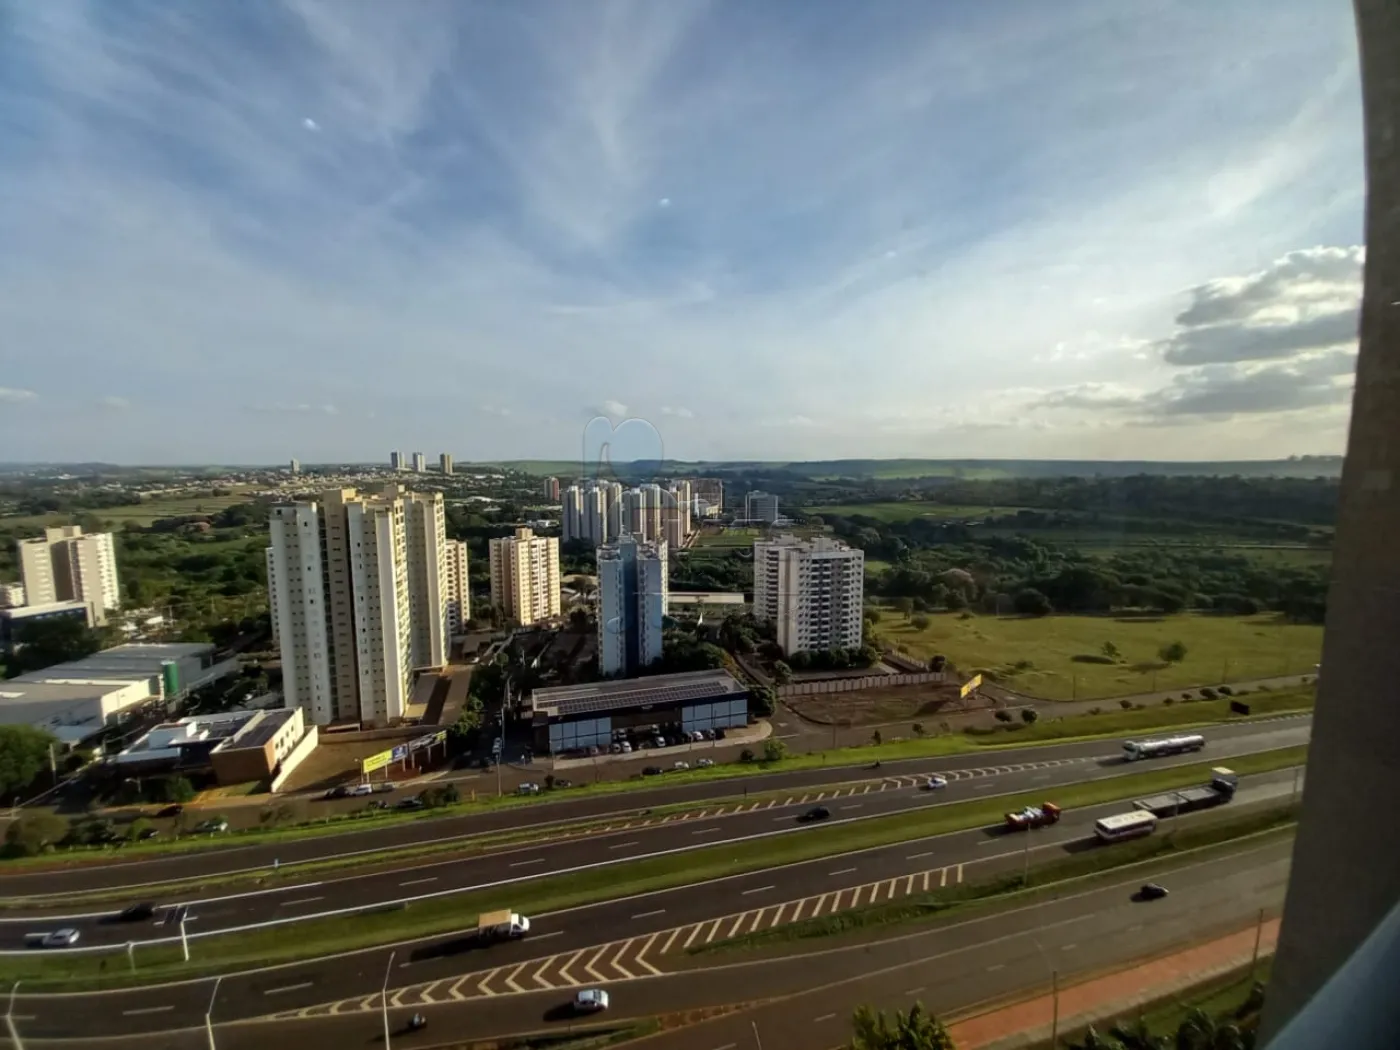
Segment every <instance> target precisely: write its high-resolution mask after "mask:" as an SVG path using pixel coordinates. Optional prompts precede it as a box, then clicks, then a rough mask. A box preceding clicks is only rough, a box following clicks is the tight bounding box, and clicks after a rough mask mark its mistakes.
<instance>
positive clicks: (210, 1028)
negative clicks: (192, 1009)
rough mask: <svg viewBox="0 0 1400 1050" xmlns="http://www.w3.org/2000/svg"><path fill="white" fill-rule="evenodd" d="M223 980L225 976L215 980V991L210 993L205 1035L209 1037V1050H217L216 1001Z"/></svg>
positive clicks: (205, 1015)
mask: <svg viewBox="0 0 1400 1050" xmlns="http://www.w3.org/2000/svg"><path fill="white" fill-rule="evenodd" d="M223 979H224V975H223V974H219V976H217V977H215V978H214V990H213V991H212V992H210V993H209V1008H208V1009H207V1010H205V1011H204V1033H205V1035H207V1036H208V1037H209V1050H217V1047H215V1046H214V1000H215V999H217V998H218V997H219V982H220V981H222V980H223Z"/></svg>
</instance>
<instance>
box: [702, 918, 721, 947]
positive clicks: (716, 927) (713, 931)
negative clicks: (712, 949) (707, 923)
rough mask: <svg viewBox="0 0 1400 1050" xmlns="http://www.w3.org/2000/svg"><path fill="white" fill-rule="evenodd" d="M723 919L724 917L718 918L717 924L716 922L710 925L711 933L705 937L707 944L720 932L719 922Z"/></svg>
mask: <svg viewBox="0 0 1400 1050" xmlns="http://www.w3.org/2000/svg"><path fill="white" fill-rule="evenodd" d="M722 921H723V920H722V919H716V920H715V924H714V925H713V926H711V927H710V935H709V936H708V937H706V938H705V943H706V944H709V943H710V942H711V941H712V940H714V939H715V934H717V933H719V924H720V923H721V922H722Z"/></svg>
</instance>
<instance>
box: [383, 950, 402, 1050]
mask: <svg viewBox="0 0 1400 1050" xmlns="http://www.w3.org/2000/svg"><path fill="white" fill-rule="evenodd" d="M397 953H398V950H397V949H395V950H394V951H392V952H390V953H389V962H388V963H387V964H386V965H385V967H384V987H383V989H382V990H381V992H380V995H379V1002H380V1005H381V1007H382V1008H383V1010H384V1050H389V975H390V974H391V973H393V972H394V956H395V955H396V954H397Z"/></svg>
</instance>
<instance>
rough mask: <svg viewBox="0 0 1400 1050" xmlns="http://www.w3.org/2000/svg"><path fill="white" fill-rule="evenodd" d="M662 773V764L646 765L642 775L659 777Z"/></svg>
mask: <svg viewBox="0 0 1400 1050" xmlns="http://www.w3.org/2000/svg"><path fill="white" fill-rule="evenodd" d="M660 775H661V767H660V766H646V767H645V768H644V769H643V770H642V776H644V777H659V776H660Z"/></svg>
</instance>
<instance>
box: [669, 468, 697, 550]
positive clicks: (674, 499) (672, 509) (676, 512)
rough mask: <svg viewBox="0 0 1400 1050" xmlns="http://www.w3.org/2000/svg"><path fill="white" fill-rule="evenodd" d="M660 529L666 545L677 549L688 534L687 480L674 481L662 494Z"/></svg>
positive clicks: (688, 491) (681, 545)
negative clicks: (662, 504)
mask: <svg viewBox="0 0 1400 1050" xmlns="http://www.w3.org/2000/svg"><path fill="white" fill-rule="evenodd" d="M663 501H664V504H665V505H664V506H663V507H662V509H661V531H662V534H663V537H664V538H665V540H666V544H667V546H669V547H671V548H672V549H673V550H679V549H680V548H681V547H683V546H685V541H686V539H687V538H688V537H689V536H690V531H691V525H690V514H691V509H692V503H693V501H692V497H691V492H690V482H689V481H675V482H672V483H671V487H670V488H669V489H667V491H666V493H665V494H664V495H663Z"/></svg>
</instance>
